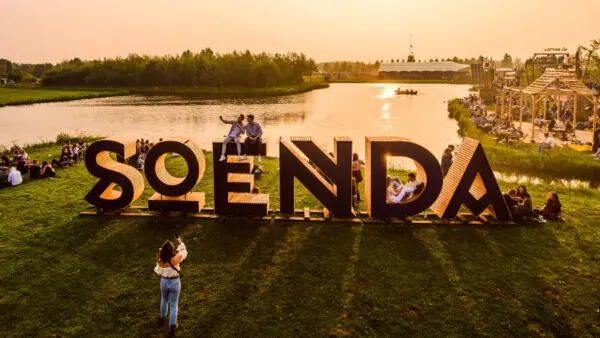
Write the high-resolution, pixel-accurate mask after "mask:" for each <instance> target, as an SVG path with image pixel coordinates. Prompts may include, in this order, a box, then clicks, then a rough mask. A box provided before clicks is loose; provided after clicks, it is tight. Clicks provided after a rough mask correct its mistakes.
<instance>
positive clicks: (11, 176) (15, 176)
mask: <svg viewBox="0 0 600 338" xmlns="http://www.w3.org/2000/svg"><path fill="white" fill-rule="evenodd" d="M8 183H9V184H10V185H12V186H15V185H19V184H21V183H23V176H21V172H20V171H18V170H17V169H15V168H14V167H12V168H10V172H9V173H8Z"/></svg>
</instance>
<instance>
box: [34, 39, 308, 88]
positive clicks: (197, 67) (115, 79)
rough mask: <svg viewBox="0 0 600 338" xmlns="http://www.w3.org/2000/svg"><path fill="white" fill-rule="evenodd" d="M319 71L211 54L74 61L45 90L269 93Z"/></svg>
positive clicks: (302, 62) (292, 56) (277, 57)
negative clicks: (262, 90)
mask: <svg viewBox="0 0 600 338" xmlns="http://www.w3.org/2000/svg"><path fill="white" fill-rule="evenodd" d="M316 69H317V67H316V63H315V61H314V60H313V59H311V58H308V57H306V55H304V54H303V53H287V54H267V53H258V54H254V53H251V52H250V51H245V52H238V51H234V52H232V53H225V54H219V53H215V52H213V51H212V50H211V49H209V48H207V49H204V50H202V51H201V52H200V53H192V52H191V51H189V50H188V51H185V52H183V53H182V54H181V55H175V56H161V57H155V56H147V55H144V56H140V55H137V54H131V55H129V56H128V57H126V58H118V57H117V58H114V59H104V60H92V61H82V60H80V59H73V60H69V61H65V62H62V63H60V64H58V65H56V66H55V67H54V68H52V69H50V70H48V71H47V72H46V73H45V74H44V76H43V77H42V84H43V85H68V86H79V85H97V86H221V87H222V86H243V87H271V86H278V85H288V84H296V83H301V82H302V76H303V75H310V74H311V73H312V72H313V71H315V70H316Z"/></svg>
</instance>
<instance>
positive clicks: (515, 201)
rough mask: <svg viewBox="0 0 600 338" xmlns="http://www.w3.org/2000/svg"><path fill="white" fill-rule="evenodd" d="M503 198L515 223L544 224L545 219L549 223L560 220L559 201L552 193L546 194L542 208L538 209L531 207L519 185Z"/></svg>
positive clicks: (530, 201) (521, 186)
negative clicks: (536, 222)
mask: <svg viewBox="0 0 600 338" xmlns="http://www.w3.org/2000/svg"><path fill="white" fill-rule="evenodd" d="M503 197H504V201H505V202H506V205H507V206H508V208H509V210H510V212H511V214H512V216H513V219H514V220H515V221H516V222H526V221H538V222H545V220H546V219H548V220H551V221H558V220H560V219H561V214H562V210H561V204H560V199H559V198H558V194H557V193H555V192H553V191H551V192H550V193H548V196H547V197H546V201H545V203H544V206H543V207H542V208H540V209H536V208H534V207H533V201H532V199H531V196H530V195H529V193H528V192H527V188H526V187H525V186H524V185H519V186H518V187H517V189H516V190H515V189H511V190H509V191H508V192H507V193H505V194H503Z"/></svg>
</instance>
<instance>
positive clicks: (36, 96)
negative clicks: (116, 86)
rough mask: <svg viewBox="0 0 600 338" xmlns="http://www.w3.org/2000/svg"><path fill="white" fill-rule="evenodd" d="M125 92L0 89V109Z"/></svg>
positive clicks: (123, 93) (124, 93)
mask: <svg viewBox="0 0 600 338" xmlns="http://www.w3.org/2000/svg"><path fill="white" fill-rule="evenodd" d="M126 94H127V92H124V91H115V90H113V91H104V90H98V91H93V90H91V91H90V90H52V89H29V88H0V107H4V106H18V105H25V104H34V103H43V102H59V101H73V100H81V99H92V98H98V97H107V96H117V95H126Z"/></svg>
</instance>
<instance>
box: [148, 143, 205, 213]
mask: <svg viewBox="0 0 600 338" xmlns="http://www.w3.org/2000/svg"><path fill="white" fill-rule="evenodd" d="M170 152H174V153H177V154H179V155H180V156H181V157H182V158H183V159H184V160H185V162H186V164H187V169H188V172H187V175H186V176H185V178H180V177H174V176H172V175H171V174H169V172H168V171H167V168H166V166H165V158H166V156H167V153H170ZM145 167H146V179H147V180H148V183H149V184H150V186H151V187H152V188H154V190H156V193H154V195H152V196H151V197H150V199H149V200H148V209H149V210H159V211H184V212H200V210H202V207H203V206H204V202H205V200H204V193H203V192H191V191H192V189H193V188H194V187H195V186H196V184H198V182H200V180H202V176H204V170H205V167H206V163H205V160H204V153H203V152H202V149H200V147H199V146H198V145H197V144H196V143H194V142H192V141H190V140H189V139H186V138H179V137H178V138H174V139H172V140H166V141H162V142H160V143H157V144H156V145H155V146H153V147H152V148H150V151H149V152H148V155H147V156H146V160H145Z"/></svg>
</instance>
